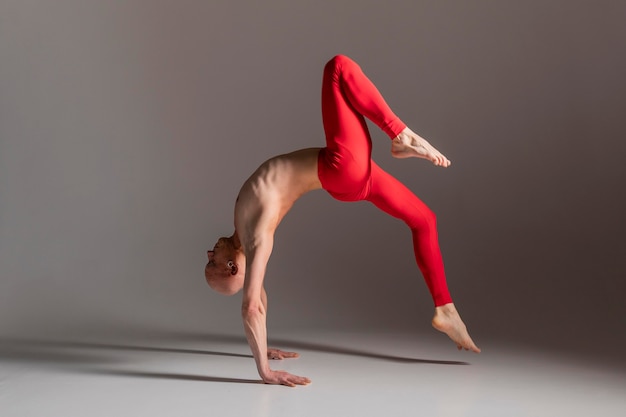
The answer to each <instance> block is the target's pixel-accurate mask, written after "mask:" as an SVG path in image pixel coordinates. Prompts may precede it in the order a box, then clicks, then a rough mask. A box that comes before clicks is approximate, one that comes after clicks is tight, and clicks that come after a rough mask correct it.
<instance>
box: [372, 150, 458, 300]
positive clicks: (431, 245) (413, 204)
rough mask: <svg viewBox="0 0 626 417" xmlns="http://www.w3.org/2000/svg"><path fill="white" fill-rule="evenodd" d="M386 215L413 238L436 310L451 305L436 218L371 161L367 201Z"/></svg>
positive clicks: (420, 201) (417, 258) (399, 183)
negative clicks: (396, 219) (369, 187)
mask: <svg viewBox="0 0 626 417" xmlns="http://www.w3.org/2000/svg"><path fill="white" fill-rule="evenodd" d="M368 200H369V201H371V202H372V203H373V204H374V205H375V206H376V207H378V208H379V209H381V210H382V211H384V212H385V213H387V214H389V215H391V216H393V217H395V218H398V219H400V220H402V221H404V222H405V223H406V224H407V225H408V226H409V228H410V229H411V233H412V236H413V251H414V253H415V260H416V261H417V265H418V266H419V268H420V270H421V271H422V275H424V279H425V280H426V284H427V285H428V289H429V290H430V294H431V296H432V297H433V301H434V303H435V306H437V307H438V306H442V305H444V304H448V303H451V302H452V297H450V292H449V291H448V285H447V283H446V275H445V272H444V266H443V259H442V257H441V250H440V249H439V240H438V235H437V222H436V218H435V214H434V213H433V212H432V211H431V210H430V209H429V208H428V206H426V204H424V203H423V202H422V200H420V199H419V198H418V197H417V196H416V195H415V194H413V193H412V192H411V191H410V190H409V189H408V188H406V187H405V186H404V184H402V183H401V182H400V181H398V180H397V179H396V178H394V177H392V176H391V175H389V174H388V173H387V172H385V171H383V170H382V169H381V168H380V167H379V166H378V165H376V163H374V162H373V161H372V185H371V192H370V196H369V198H368Z"/></svg>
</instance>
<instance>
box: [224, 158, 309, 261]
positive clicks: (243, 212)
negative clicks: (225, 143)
mask: <svg viewBox="0 0 626 417" xmlns="http://www.w3.org/2000/svg"><path fill="white" fill-rule="evenodd" d="M319 150H320V149H319V148H308V149H301V150H299V151H295V152H291V153H288V154H284V155H279V156H276V157H274V158H271V159H269V160H267V161H265V162H264V163H263V164H262V165H261V166H260V167H259V168H258V169H257V170H256V171H255V172H254V173H253V174H252V175H251V176H250V178H248V180H246V182H245V183H244V184H243V186H242V187H241V190H240V191H239V196H238V197H237V203H236V204H235V229H236V230H237V231H238V233H239V238H240V240H241V243H242V244H243V247H244V252H245V249H246V247H247V245H250V244H254V242H256V241H257V240H258V239H262V238H263V237H266V236H268V234H269V235H270V236H273V234H274V231H275V230H276V228H277V227H278V224H279V223H280V221H281V220H282V218H283V217H284V216H285V214H287V212H288V211H289V209H290V208H291V207H292V206H293V204H294V202H295V201H296V200H297V199H298V198H300V197H301V196H302V195H303V194H305V193H307V192H309V191H311V190H314V189H318V188H321V184H320V182H319V178H318V176H317V158H318V154H319Z"/></svg>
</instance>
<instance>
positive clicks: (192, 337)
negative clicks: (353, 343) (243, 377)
mask: <svg viewBox="0 0 626 417" xmlns="http://www.w3.org/2000/svg"><path fill="white" fill-rule="evenodd" d="M164 336H165V335H164ZM167 337H168V338H172V339H176V340H189V341H195V342H198V341H200V342H207V343H211V342H213V343H238V344H241V343H243V344H245V343H247V342H246V338H245V337H243V336H233V335H225V334H222V335H219V334H206V335H200V334H192V333H183V332H172V333H167ZM269 345H270V346H271V347H277V348H278V347H281V348H282V347H284V346H288V347H290V348H294V349H303V350H309V351H313V352H323V353H333V354H338V355H350V356H358V357H363V358H370V359H380V360H386V361H392V362H400V363H407V364H409V363H419V364H433V365H469V363H468V362H462V361H446V360H437V359H418V358H407V357H402V356H395V355H386V354H382V353H376V352H368V351H365V350H360V349H353V348H347V347H342V346H331V345H325V344H319V343H310V342H303V341H298V340H287V339H270V340H269Z"/></svg>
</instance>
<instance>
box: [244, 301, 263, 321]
mask: <svg viewBox="0 0 626 417" xmlns="http://www.w3.org/2000/svg"><path fill="white" fill-rule="evenodd" d="M264 314H265V307H264V306H263V303H262V302H261V301H260V300H259V301H254V302H244V303H243V304H242V305H241V316H242V317H243V318H251V317H255V316H259V315H264Z"/></svg>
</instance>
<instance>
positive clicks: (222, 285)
mask: <svg viewBox="0 0 626 417" xmlns="http://www.w3.org/2000/svg"><path fill="white" fill-rule="evenodd" d="M207 257H208V263H207V264H206V266H205V268H204V276H205V278H206V280H207V282H208V284H209V286H210V287H211V288H213V289H214V290H215V291H217V292H219V293H220V294H224V295H233V294H235V293H237V292H238V291H239V290H241V288H242V287H243V281H244V275H245V274H244V269H245V268H243V267H242V266H243V265H245V257H244V256H243V253H241V251H238V250H236V249H235V248H234V247H233V245H232V244H231V243H230V241H229V239H228V238H224V237H221V238H219V239H218V241H217V243H216V244H215V246H214V247H213V250H210V251H207Z"/></svg>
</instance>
